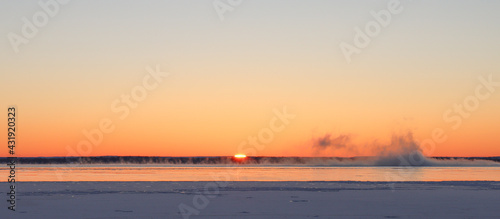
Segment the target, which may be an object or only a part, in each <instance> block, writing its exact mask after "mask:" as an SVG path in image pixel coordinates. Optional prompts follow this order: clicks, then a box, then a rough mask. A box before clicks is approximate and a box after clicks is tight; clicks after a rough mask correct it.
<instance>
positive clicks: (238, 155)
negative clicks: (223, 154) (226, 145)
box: [234, 154, 247, 159]
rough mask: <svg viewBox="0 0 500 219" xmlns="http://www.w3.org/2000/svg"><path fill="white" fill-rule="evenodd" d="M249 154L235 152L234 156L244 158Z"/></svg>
mask: <svg viewBox="0 0 500 219" xmlns="http://www.w3.org/2000/svg"><path fill="white" fill-rule="evenodd" d="M246 157H247V155H244V154H235V155H234V158H239V159H242V158H246Z"/></svg>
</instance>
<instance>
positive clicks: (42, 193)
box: [0, 181, 500, 219]
mask: <svg viewBox="0 0 500 219" xmlns="http://www.w3.org/2000/svg"><path fill="white" fill-rule="evenodd" d="M16 185H17V203H16V212H11V211H10V210H8V209H7V204H8V203H6V202H4V207H2V208H1V210H0V213H1V218H183V217H182V215H181V213H180V212H179V206H180V205H181V204H183V205H184V206H189V207H192V208H193V209H194V210H196V213H198V215H196V214H193V215H192V216H191V217H189V218H269V219H271V218H498V217H499V216H500V209H499V207H498V206H500V198H499V197H500V182H477V181H470V182H395V183H394V182H229V183H227V184H225V183H224V182H220V185H221V186H222V187H213V186H214V185H218V184H216V183H214V182H24V183H17V184H16ZM207 185H211V186H212V187H210V186H208V187H209V190H205V188H206V187H207ZM7 186H8V185H7V184H6V183H0V188H5V189H7ZM217 189H218V190H219V192H217ZM207 191H208V193H207ZM209 193H210V194H214V193H218V194H217V195H214V196H212V195H209ZM4 194H5V193H4ZM195 197H197V198H195ZM193 200H195V201H197V204H196V203H193ZM193 212H194V211H193Z"/></svg>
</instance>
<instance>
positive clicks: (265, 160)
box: [0, 156, 500, 165]
mask: <svg viewBox="0 0 500 219" xmlns="http://www.w3.org/2000/svg"><path fill="white" fill-rule="evenodd" d="M365 158H366V157H365ZM9 159H10V158H7V157H0V163H8V162H9ZM357 159H364V158H359V157H358V158H336V157H314V158H313V157H247V158H244V159H236V158H234V157H140V156H100V157H20V158H17V163H18V164H205V165H207V164H208V165H210V164H213V165H217V164H299V165H300V164H308V163H311V161H312V160H315V161H318V160H320V161H328V160H335V161H340V162H342V161H353V160H357ZM433 159H436V160H453V159H466V160H490V161H495V162H500V157H433Z"/></svg>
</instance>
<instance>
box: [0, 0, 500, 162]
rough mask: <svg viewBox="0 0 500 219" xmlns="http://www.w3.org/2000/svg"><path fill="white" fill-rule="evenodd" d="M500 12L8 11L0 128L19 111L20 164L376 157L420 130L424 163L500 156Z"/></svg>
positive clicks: (294, 7)
mask: <svg viewBox="0 0 500 219" xmlns="http://www.w3.org/2000/svg"><path fill="white" fill-rule="evenodd" d="M44 8H45V9H44ZM499 10H500V2H499V1H462V0H458V1H451V0H443V1H381V0H380V1H379V0H376V1H349V0H342V1H326V0H325V1H319V0H316V1H291V0H286V1H285V0H281V1H278V0H272V1H267V0H254V1H245V0H242V1H224V0H220V1H219V0H215V1H212V0H202V1H115V0H113V1H111V0H106V1H62V0H61V1H60V2H57V1H55V0H51V1H47V0H39V1H2V2H1V3H0V20H1V22H0V36H2V40H0V60H1V65H0V75H1V80H0V99H1V103H2V108H3V109H4V115H5V116H4V120H3V121H4V122H5V123H6V117H7V108H8V107H9V106H16V112H17V113H16V156H102V155H132V156H229V155H233V154H236V153H247V154H251V155H254V156H372V155H375V154H374V153H376V152H374V151H375V150H372V148H373V147H376V146H377V145H391V139H394V136H399V135H407V134H408V133H410V134H411V135H412V136H413V139H414V140H415V141H416V142H418V144H420V145H421V147H422V148H424V149H423V152H424V154H425V155H427V156H500V134H499V130H500V116H499V112H500V86H499V84H498V83H499V82H500V73H499V72H500V71H499V70H500V64H498V60H500V53H498V51H500V43H499V41H498V39H500V28H498V25H499V24H500V14H499V13H498V11H499ZM373 14H375V15H376V16H374V15H373ZM387 14H389V16H390V18H388V17H387ZM377 16H378V17H377ZM34 19H35V20H34ZM360 32H361V33H360ZM367 42H368V43H367ZM342 45H344V46H342ZM345 45H348V46H347V47H346V46H345ZM346 48H349V49H347V50H346ZM346 51H349V52H347V53H346ZM353 51H355V52H353ZM495 83H496V84H495ZM127 96H128V98H127ZM4 135H5V136H7V132H6V131H5V134H4ZM89 136H90V137H89ZM337 136H339V137H341V139H346V138H342V136H348V138H347V139H348V140H349V142H347V143H346V142H343V143H346V144H342V145H343V147H339V148H327V149H324V150H322V149H321V150H318V148H317V147H315V144H317V143H318V142H319V141H320V140H326V141H324V142H323V143H325V142H326V143H332V142H333V143H335V142H336V140H338V138H337ZM252 139H253V142H252ZM2 145H4V148H5V149H3V150H1V151H0V156H9V154H8V150H7V147H6V145H7V141H4V143H2ZM422 145H423V146H422ZM352 148H356V149H355V150H354V149H352ZM425 148H427V149H425Z"/></svg>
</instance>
